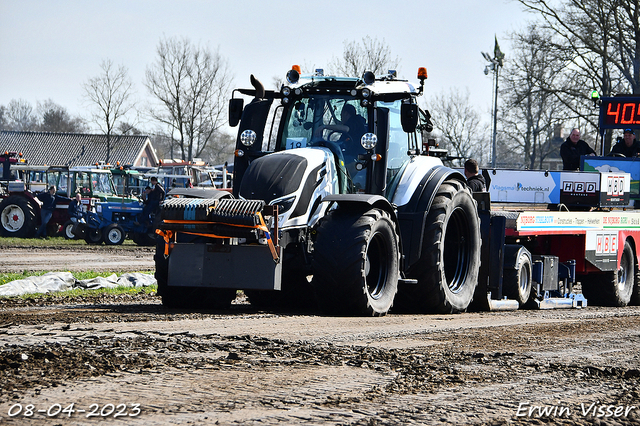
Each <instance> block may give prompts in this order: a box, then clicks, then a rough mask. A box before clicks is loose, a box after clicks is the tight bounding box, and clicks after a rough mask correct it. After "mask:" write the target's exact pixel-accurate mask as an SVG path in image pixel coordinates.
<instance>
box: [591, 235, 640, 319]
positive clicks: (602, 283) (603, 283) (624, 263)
mask: <svg viewBox="0 0 640 426" xmlns="http://www.w3.org/2000/svg"><path fill="white" fill-rule="evenodd" d="M635 278H636V264H635V260H634V255H633V249H632V248H631V244H629V242H628V241H625V243H624V249H623V251H622V258H621V259H620V269H618V270H617V271H607V272H605V273H604V274H590V275H585V276H584V277H583V279H582V294H584V296H585V297H586V298H587V303H589V305H595V306H617V307H622V306H627V305H628V304H629V302H631V296H632V295H633V291H634V287H635V285H636V283H635V281H636V280H635Z"/></svg>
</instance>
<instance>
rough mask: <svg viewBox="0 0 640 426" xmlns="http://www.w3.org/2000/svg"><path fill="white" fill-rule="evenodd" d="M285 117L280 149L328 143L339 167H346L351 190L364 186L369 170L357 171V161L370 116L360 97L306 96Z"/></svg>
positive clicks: (367, 129)
mask: <svg viewBox="0 0 640 426" xmlns="http://www.w3.org/2000/svg"><path fill="white" fill-rule="evenodd" d="M283 119H284V120H286V122H285V123H284V126H283V133H282V139H281V141H280V146H279V149H281V150H282V149H295V148H304V147H307V146H326V147H327V148H329V149H331V151H332V152H333V153H334V154H335V155H336V157H337V159H338V160H339V163H338V168H344V169H346V170H345V171H342V172H343V173H346V174H347V180H349V181H350V183H351V185H349V186H350V187H351V190H353V191H356V192H357V191H362V190H364V189H365V184H366V171H365V170H360V171H358V170H357V169H356V162H357V160H358V154H365V153H366V150H365V149H364V148H363V147H362V145H360V138H361V137H362V135H363V134H365V133H366V132H367V131H369V123H368V121H369V120H368V114H367V109H366V108H364V107H362V106H360V101H359V100H356V99H352V98H339V97H336V96H335V95H331V96H323V95H318V96H313V97H309V98H303V99H300V100H297V101H296V102H295V103H294V104H293V106H292V108H290V109H289V114H288V116H286V117H283ZM340 161H342V163H343V164H340ZM342 166H343V167H342Z"/></svg>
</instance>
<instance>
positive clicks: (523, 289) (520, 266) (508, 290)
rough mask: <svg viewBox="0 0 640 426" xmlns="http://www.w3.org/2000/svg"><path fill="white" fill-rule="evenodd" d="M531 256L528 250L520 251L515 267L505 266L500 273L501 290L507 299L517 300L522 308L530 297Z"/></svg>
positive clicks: (531, 282)
mask: <svg viewBox="0 0 640 426" xmlns="http://www.w3.org/2000/svg"><path fill="white" fill-rule="evenodd" d="M531 272H532V265H531V257H530V256H529V254H528V252H524V251H522V252H520V255H519V256H518V259H517V261H516V267H515V268H506V269H505V270H504V272H503V274H502V290H503V293H504V295H505V296H507V298H509V299H514V300H517V301H518V303H519V304H520V307H521V308H522V307H523V306H525V305H526V304H527V302H529V300H530V299H531V287H532V284H533V281H532V277H531Z"/></svg>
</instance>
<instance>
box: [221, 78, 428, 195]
mask: <svg viewBox="0 0 640 426" xmlns="http://www.w3.org/2000/svg"><path fill="white" fill-rule="evenodd" d="M419 78H420V81H421V86H420V87H419V89H417V90H416V88H415V87H414V86H413V85H411V84H410V83H408V82H407V81H405V80H399V79H397V77H396V74H395V71H389V73H388V74H386V75H383V76H375V75H373V73H370V72H369V73H365V75H364V76H363V77H362V78H351V77H335V76H325V75H324V73H323V72H322V70H316V72H315V73H313V74H310V75H301V74H300V71H299V68H296V67H295V66H294V68H293V69H292V70H290V71H289V72H288V73H287V82H288V84H287V85H283V86H282V88H281V90H280V91H279V92H274V91H265V90H264V89H263V88H262V86H261V85H260V83H259V82H258V81H257V80H255V79H253V80H252V82H253V84H254V87H255V88H256V89H255V90H243V89H238V90H237V91H239V92H240V93H241V94H245V95H254V99H253V100H252V101H251V103H250V104H248V105H247V106H246V107H244V105H243V100H242V99H241V98H234V99H231V101H230V113H229V114H230V124H232V125H234V124H238V123H239V124H240V131H239V137H238V141H237V144H236V147H237V150H236V160H235V168H236V170H235V175H234V177H235V181H234V192H235V193H236V194H237V193H238V192H239V189H240V182H241V180H242V177H243V175H244V173H245V171H246V169H247V167H248V166H249V164H250V163H251V162H252V161H253V160H254V159H255V158H259V157H261V156H263V155H265V154H267V153H271V152H283V151H284V152H293V151H294V150H298V149H301V148H314V147H323V148H326V149H328V150H329V151H330V152H331V154H333V160H334V161H333V163H334V167H335V174H336V175H337V186H338V187H337V189H336V191H335V192H336V193H340V194H378V195H383V196H386V197H387V198H390V197H391V196H392V195H393V194H392V193H393V190H394V189H395V188H396V186H397V183H398V182H397V181H396V179H395V178H396V177H398V176H399V175H400V171H401V170H402V169H403V167H405V166H406V165H407V164H408V163H409V162H410V160H411V157H412V156H415V155H419V154H421V153H422V152H421V151H422V150H423V147H422V134H421V132H420V130H422V129H423V128H424V129H426V128H428V127H429V126H430V123H429V119H428V113H425V112H421V111H420V110H419V108H418V106H417V104H416V97H417V96H419V95H420V94H421V93H422V88H423V84H424V80H425V79H426V70H424V69H421V70H420V73H419ZM275 99H278V100H279V101H280V105H277V106H275V107H274V108H275V109H276V111H275V117H276V119H273V120H272V121H271V122H270V123H269V122H268V120H267V116H268V113H269V111H270V110H271V109H273V108H272V107H273V101H274V100H275ZM243 107H244V113H243V114H242V116H241V118H242V120H240V115H239V114H238V111H240V112H242V111H243ZM419 118H421V120H419ZM419 121H421V122H420V123H419ZM327 172H328V173H329V172H330V171H327Z"/></svg>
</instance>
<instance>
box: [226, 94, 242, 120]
mask: <svg viewBox="0 0 640 426" xmlns="http://www.w3.org/2000/svg"><path fill="white" fill-rule="evenodd" d="M243 108H244V99H242V98H232V99H229V126H231V127H236V126H237V125H238V123H240V119H241V118H242V109H243Z"/></svg>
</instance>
